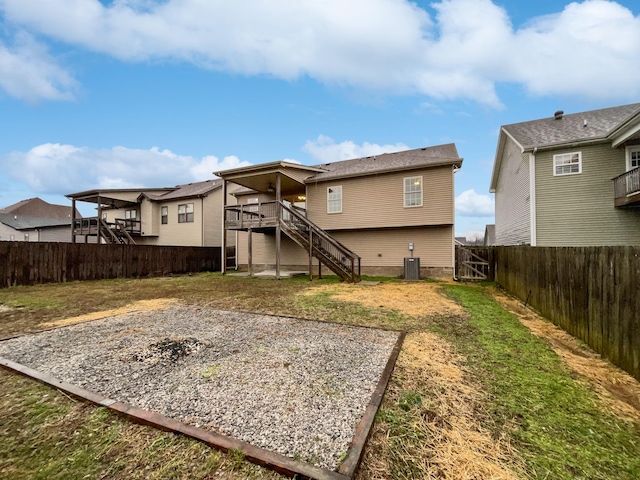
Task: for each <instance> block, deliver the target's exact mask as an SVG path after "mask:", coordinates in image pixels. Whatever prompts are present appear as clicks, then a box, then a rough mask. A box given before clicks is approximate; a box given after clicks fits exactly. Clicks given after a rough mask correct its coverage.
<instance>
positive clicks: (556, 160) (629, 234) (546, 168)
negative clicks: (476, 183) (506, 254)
mask: <svg viewBox="0 0 640 480" xmlns="http://www.w3.org/2000/svg"><path fill="white" fill-rule="evenodd" d="M639 167H640V103H635V104H631V105H622V106H618V107H611V108H604V109H600V110H592V111H588V112H581V113H573V114H567V115H565V114H564V112H562V111H558V112H556V113H555V114H554V115H553V116H552V117H548V118H543V119H539V120H532V121H527V122H522V123H515V124H511V125H504V126H502V127H501V129H500V136H499V138H498V146H497V150H496V156H495V161H494V166H493V174H492V177H491V186H490V192H493V193H495V201H496V220H495V242H496V244H497V245H516V244H529V245H532V246H596V245H640V209H639V208H638V207H640V168H639Z"/></svg>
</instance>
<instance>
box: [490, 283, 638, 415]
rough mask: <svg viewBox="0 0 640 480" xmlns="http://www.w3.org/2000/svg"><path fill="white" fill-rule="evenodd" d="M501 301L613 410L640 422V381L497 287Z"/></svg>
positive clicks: (495, 294)
mask: <svg viewBox="0 0 640 480" xmlns="http://www.w3.org/2000/svg"><path fill="white" fill-rule="evenodd" d="M493 294H494V296H495V298H496V299H497V300H498V302H500V304H501V305H502V306H503V307H504V308H505V309H507V310H508V311H509V312H510V313H512V314H513V315H515V316H516V317H517V318H518V319H519V320H520V322H522V324H523V325H525V326H526V327H527V328H529V330H531V332H532V333H533V334H534V335H536V336H537V337H540V338H542V339H544V340H545V341H546V342H547V343H548V344H549V345H550V346H551V348H552V349H553V350H554V351H555V352H556V353H557V354H558V355H559V356H560V357H561V358H562V359H563V360H564V361H565V362H566V364H567V365H568V366H569V367H571V368H572V369H573V370H574V371H575V372H577V373H579V374H580V375H582V376H583V377H584V378H585V379H586V380H587V381H588V383H589V384H590V385H591V386H592V387H593V389H594V390H595V391H596V393H597V394H598V395H599V396H600V398H601V399H602V401H603V402H604V404H605V405H607V406H608V407H609V408H610V409H611V410H612V411H613V412H614V413H616V414H618V415H623V416H625V417H627V418H629V419H632V420H635V421H640V382H638V381H637V380H636V379H635V378H633V377H632V376H631V375H629V374H628V373H626V372H624V371H623V370H621V369H620V368H618V367H616V366H615V365H613V364H611V363H610V362H609V361H607V360H605V359H603V358H602V357H601V356H600V355H599V354H597V353H595V352H594V351H593V350H591V349H590V348H589V347H588V346H587V345H585V344H583V343H582V342H581V341H580V340H578V339H577V338H575V337H573V336H572V335H570V334H569V333H567V332H565V331H564V330H562V329H561V328H559V327H557V326H555V325H554V324H553V323H551V322H549V321H548V320H546V319H544V318H542V317H541V316H540V315H538V314H537V313H535V312H534V311H532V310H531V309H529V308H525V307H524V305H523V304H522V302H520V301H519V300H518V299H515V298H513V297H510V296H507V295H506V294H505V293H503V292H501V291H499V290H494V291H493Z"/></svg>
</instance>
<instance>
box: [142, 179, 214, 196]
mask: <svg viewBox="0 0 640 480" xmlns="http://www.w3.org/2000/svg"><path fill="white" fill-rule="evenodd" d="M220 187H222V179H219V178H217V179H211V180H205V181H204V182H193V183H186V184H184V185H176V187H175V188H174V189H173V190H172V191H170V192H167V193H161V194H154V193H143V194H142V195H144V196H145V197H147V198H148V199H149V200H151V201H154V202H156V201H157V202H161V201H165V200H179V199H181V198H190V197H199V196H201V195H208V194H209V193H211V192H212V191H214V190H216V189H218V188H220Z"/></svg>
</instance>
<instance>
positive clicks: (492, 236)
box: [484, 223, 496, 245]
mask: <svg viewBox="0 0 640 480" xmlns="http://www.w3.org/2000/svg"><path fill="white" fill-rule="evenodd" d="M484 244H485V245H495V244H496V226H495V224H493V223H490V224H488V225H487V226H486V227H485V229H484Z"/></svg>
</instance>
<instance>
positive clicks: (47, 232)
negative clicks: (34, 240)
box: [30, 225, 71, 243]
mask: <svg viewBox="0 0 640 480" xmlns="http://www.w3.org/2000/svg"><path fill="white" fill-rule="evenodd" d="M30 240H31V239H30ZM39 241H40V242H65V243H69V242H71V225H68V226H66V227H51V228H42V229H40V240H39Z"/></svg>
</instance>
